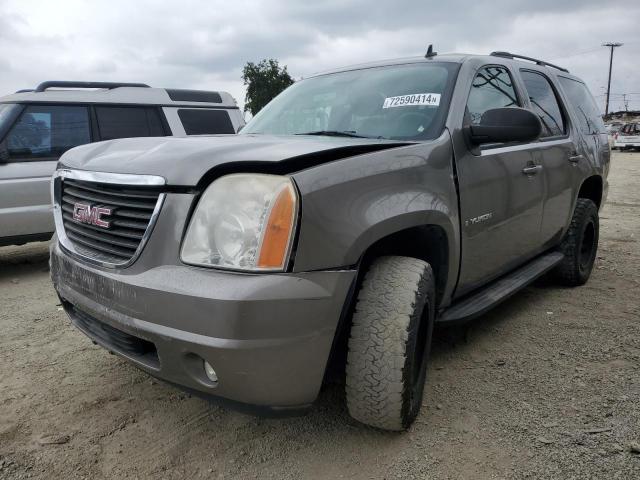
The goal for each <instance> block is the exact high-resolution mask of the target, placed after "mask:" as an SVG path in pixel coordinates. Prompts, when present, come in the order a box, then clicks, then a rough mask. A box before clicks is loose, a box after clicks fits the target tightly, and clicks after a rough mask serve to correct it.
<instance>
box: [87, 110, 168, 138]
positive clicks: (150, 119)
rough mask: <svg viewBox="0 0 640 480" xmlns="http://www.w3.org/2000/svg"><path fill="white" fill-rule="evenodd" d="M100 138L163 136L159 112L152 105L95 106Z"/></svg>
mask: <svg viewBox="0 0 640 480" xmlns="http://www.w3.org/2000/svg"><path fill="white" fill-rule="evenodd" d="M96 115H97V117H98V129H99V130H100V138H101V139H102V140H113V139H114V138H130V137H161V136H164V134H165V133H164V129H163V128H162V121H161V120H160V113H159V112H158V109H157V108H153V107H142V108H141V107H96Z"/></svg>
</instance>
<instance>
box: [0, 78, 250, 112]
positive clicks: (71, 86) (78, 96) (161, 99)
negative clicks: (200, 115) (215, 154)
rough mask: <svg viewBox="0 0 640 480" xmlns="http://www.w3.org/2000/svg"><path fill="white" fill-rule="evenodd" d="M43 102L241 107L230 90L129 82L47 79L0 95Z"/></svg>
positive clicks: (3, 100)
mask: <svg viewBox="0 0 640 480" xmlns="http://www.w3.org/2000/svg"><path fill="white" fill-rule="evenodd" d="M61 88H64V89H61ZM43 102H44V103H111V104H136V105H155V106H167V107H176V106H189V107H216V108H227V109H229V108H238V105H237V103H236V101H235V99H234V98H233V97H232V96H231V95H230V94H229V93H227V92H218V91H206V90H182V89H170V88H151V87H148V86H146V85H143V84H127V83H122V84H117V83H103V82H44V83H42V84H40V85H39V86H38V87H37V88H36V89H35V90H21V91H19V92H16V93H13V94H11V95H5V96H3V97H0V103H43Z"/></svg>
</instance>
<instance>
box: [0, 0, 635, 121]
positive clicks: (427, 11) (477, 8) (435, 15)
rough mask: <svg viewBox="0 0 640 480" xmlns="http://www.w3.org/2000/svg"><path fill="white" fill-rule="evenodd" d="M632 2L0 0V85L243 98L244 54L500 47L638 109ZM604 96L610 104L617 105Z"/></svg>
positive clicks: (290, 62) (354, 59)
mask: <svg viewBox="0 0 640 480" xmlns="http://www.w3.org/2000/svg"><path fill="white" fill-rule="evenodd" d="M639 25H640V2H637V1H635V0H634V1H628V2H603V1H601V0H599V1H590V0H577V1H574V0H536V1H524V0H521V1H519V0H511V1H509V0H496V1H491V2H483V1H482V0H472V1H449V2H441V1H438V2H433V1H429V0H395V1H393V2H392V1H388V2H383V1H376V0H340V1H336V0H320V1H317V2H310V1H298V2H294V1H269V0H263V1H249V0H246V1H245V0H227V1H219V0H203V1H197V0H181V1H179V2H171V1H159V0H154V1H148V0H124V1H121V0H109V1H101V0H100V1H98V0H94V1H89V0H56V1H35V0H0V95H1V94H5V93H9V92H13V91H15V90H17V89H20V88H27V87H34V86H36V85H37V84H38V83H39V82H40V81H43V80H119V81H134V82H145V83H148V84H150V85H152V86H159V87H180V88H199V89H210V90H227V91H229V92H230V93H231V94H232V95H233V96H234V97H235V98H236V99H237V100H238V102H239V103H240V104H241V105H242V104H244V89H243V86H242V80H241V79H240V75H241V70H242V66H243V65H244V64H245V63H246V62H247V61H253V62H257V61H259V60H260V59H262V58H276V59H278V60H279V61H280V63H281V64H284V65H287V67H288V69H289V72H290V73H291V75H292V76H293V77H294V78H296V79H298V78H300V77H304V76H308V75H310V74H312V73H314V72H317V71H321V70H324V69H328V68H332V67H338V66H343V65H348V64H352V63H361V62H363V61H369V60H380V59H385V58H394V57H402V56H409V55H421V54H423V53H424V52H425V51H426V47H427V45H428V44H429V43H433V44H434V48H435V50H437V51H439V52H454V51H455V52H465V53H488V52H490V51H493V50H509V51H513V52H517V53H521V54H523V55H529V56H534V57H539V58H543V59H545V60H548V61H551V62H553V63H557V64H559V65H562V66H565V67H567V68H568V69H569V70H570V71H571V72H572V73H575V74H576V75H578V76H580V77H582V78H583V79H584V80H585V81H586V82H587V83H588V85H589V87H590V88H591V91H592V92H593V94H594V95H595V96H596V99H597V100H598V102H599V104H600V105H603V104H604V95H603V94H604V91H605V90H604V87H605V86H606V84H607V71H608V60H609V57H608V55H609V53H608V49H606V48H605V47H601V46H600V45H601V44H602V43H604V42H608V41H618V42H623V43H624V44H625V45H624V46H623V47H620V48H618V49H616V52H615V56H614V70H613V81H612V88H611V91H612V92H613V93H615V94H622V93H628V94H630V95H629V96H628V97H627V99H628V100H629V101H630V102H629V108H635V109H640V28H639ZM622 108H623V104H622V96H620V95H612V109H613V110H618V109H622Z"/></svg>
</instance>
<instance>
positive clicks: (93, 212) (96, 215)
mask: <svg viewBox="0 0 640 480" xmlns="http://www.w3.org/2000/svg"><path fill="white" fill-rule="evenodd" d="M111 211H112V210H111V209H110V208H107V207H92V206H91V205H89V204H87V203H74V204H73V219H74V220H75V221H76V222H80V223H87V224H89V225H95V226H96V227H102V228H109V226H110V225H111V222H108V221H106V220H102V215H111Z"/></svg>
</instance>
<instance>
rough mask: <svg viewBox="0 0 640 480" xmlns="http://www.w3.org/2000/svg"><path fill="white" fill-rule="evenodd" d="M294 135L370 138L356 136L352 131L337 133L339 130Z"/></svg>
mask: <svg viewBox="0 0 640 480" xmlns="http://www.w3.org/2000/svg"><path fill="white" fill-rule="evenodd" d="M296 135H324V136H327V137H353V138H372V137H367V136H365V135H356V132H355V131H353V130H345V131H339V130H317V131H315V132H303V133H296Z"/></svg>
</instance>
